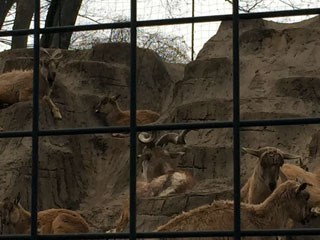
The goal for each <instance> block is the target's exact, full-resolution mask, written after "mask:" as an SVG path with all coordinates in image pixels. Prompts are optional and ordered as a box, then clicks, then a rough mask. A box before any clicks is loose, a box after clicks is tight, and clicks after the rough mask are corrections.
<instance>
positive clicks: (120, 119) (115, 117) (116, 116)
mask: <svg viewBox="0 0 320 240" xmlns="http://www.w3.org/2000/svg"><path fill="white" fill-rule="evenodd" d="M119 97H120V94H118V95H115V96H111V97H110V96H105V97H103V98H102V99H101V101H100V103H99V104H98V106H97V107H96V110H95V112H96V114H99V115H100V116H101V117H102V118H103V120H104V121H105V123H106V124H107V125H108V126H128V125H130V111H129V110H121V109H120V107H119V104H118V102H117V99H118V98H119ZM159 118H160V115H159V113H156V112H154V111H152V110H137V112H136V123H137V125H143V124H148V123H153V122H155V121H157V120H158V119H159ZM113 136H119V137H124V136H127V135H121V134H114V135H113Z"/></svg>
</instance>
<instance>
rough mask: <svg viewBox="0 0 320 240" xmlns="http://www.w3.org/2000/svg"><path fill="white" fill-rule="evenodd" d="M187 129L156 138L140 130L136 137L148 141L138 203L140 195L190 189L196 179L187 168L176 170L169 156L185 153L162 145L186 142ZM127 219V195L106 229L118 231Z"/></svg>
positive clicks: (141, 196)
mask: <svg viewBox="0 0 320 240" xmlns="http://www.w3.org/2000/svg"><path fill="white" fill-rule="evenodd" d="M187 132H188V131H187V130H184V131H182V132H181V133H180V134H177V133H167V134H164V135H163V136H161V137H160V138H159V139H158V140H157V141H155V139H154V138H153V137H152V136H149V134H147V133H145V132H142V133H140V134H139V137H138V139H139V140H140V141H141V142H142V143H144V144H147V146H146V147H145V148H144V149H143V151H142V155H141V159H142V174H143V177H144V181H137V184H136V188H137V203H138V202H139V200H140V199H141V198H146V197H155V196H161V197H164V196H168V195H170V194H174V193H183V192H185V191H187V190H188V189H191V188H192V187H193V186H194V184H195V181H194V179H193V176H192V173H191V172H190V171H188V170H179V169H177V167H176V165H175V164H174V163H173V160H172V157H176V156H178V155H183V154H184V152H177V153H169V152H168V151H167V150H165V149H163V146H164V145H166V144H167V143H169V142H171V143H174V144H185V139H184V138H185V135H186V134H187ZM128 221H129V197H127V199H126V200H125V202H124V204H123V208H122V212H121V216H120V218H119V220H118V221H117V224H116V227H115V228H114V229H111V230H110V231H108V232H121V231H123V229H124V228H125V227H126V225H127V223H128Z"/></svg>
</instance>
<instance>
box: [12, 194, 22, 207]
mask: <svg viewBox="0 0 320 240" xmlns="http://www.w3.org/2000/svg"><path fill="white" fill-rule="evenodd" d="M20 198H21V196H20V192H18V195H17V197H16V199H15V200H14V201H13V203H14V204H15V205H18V204H19V203H20Z"/></svg>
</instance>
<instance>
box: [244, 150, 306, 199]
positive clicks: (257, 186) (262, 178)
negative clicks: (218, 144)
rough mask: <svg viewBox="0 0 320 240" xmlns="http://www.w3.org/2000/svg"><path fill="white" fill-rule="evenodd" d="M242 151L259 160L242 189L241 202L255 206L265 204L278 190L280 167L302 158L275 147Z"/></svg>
mask: <svg viewBox="0 0 320 240" xmlns="http://www.w3.org/2000/svg"><path fill="white" fill-rule="evenodd" d="M242 150H243V151H244V152H246V153H249V154H251V155H253V156H256V157H258V158H259V160H258V162H257V163H256V165H255V167H254V170H253V173H252V175H251V177H250V178H249V179H248V181H247V182H246V183H245V185H244V186H243V187H242V189H241V200H242V201H243V202H247V203H253V204H257V203H261V202H263V201H264V200H265V199H266V198H267V197H268V196H269V195H270V194H271V193H272V191H273V190H274V189H275V188H276V186H277V181H278V180H279V175H280V174H281V172H280V167H281V166H282V165H283V163H284V160H285V159H296V158H300V156H297V155H293V154H289V153H284V152H282V151H281V150H280V149H278V148H274V147H264V148H260V149H259V150H254V149H250V148H242ZM280 177H281V176H280ZM282 177H283V176H282Z"/></svg>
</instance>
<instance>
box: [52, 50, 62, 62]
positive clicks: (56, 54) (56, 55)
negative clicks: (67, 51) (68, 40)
mask: <svg viewBox="0 0 320 240" xmlns="http://www.w3.org/2000/svg"><path fill="white" fill-rule="evenodd" d="M62 57H63V55H62V52H61V49H56V50H55V51H54V52H53V53H52V55H51V56H50V59H54V60H58V59H60V58H62Z"/></svg>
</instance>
